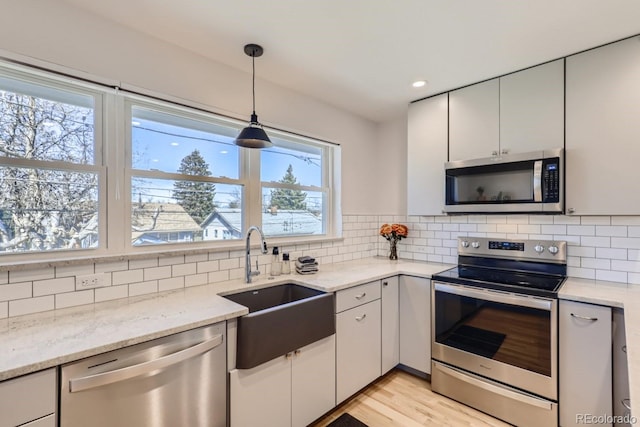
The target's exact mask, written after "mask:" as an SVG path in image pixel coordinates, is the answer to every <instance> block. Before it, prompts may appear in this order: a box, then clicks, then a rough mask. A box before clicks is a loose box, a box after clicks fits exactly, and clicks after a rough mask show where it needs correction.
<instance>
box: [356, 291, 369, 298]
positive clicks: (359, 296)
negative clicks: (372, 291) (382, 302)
mask: <svg viewBox="0 0 640 427" xmlns="http://www.w3.org/2000/svg"><path fill="white" fill-rule="evenodd" d="M366 296H367V293H366V292H363V293H361V294H360V295H356V299H362V298H364V297H366Z"/></svg>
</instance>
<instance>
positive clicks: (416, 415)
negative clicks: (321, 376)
mask: <svg viewBox="0 0 640 427" xmlns="http://www.w3.org/2000/svg"><path fill="white" fill-rule="evenodd" d="M344 412H348V413H349V414H351V415H353V416H354V417H356V418H358V419H359V420H360V421H362V422H363V423H365V424H367V425H368V426H369V427H424V426H434V427H435V426H452V427H453V426H473V427H487V426H492V427H506V426H509V424H506V423H504V422H502V421H499V420H497V419H495V418H492V417H490V416H489V415H486V414H484V413H482V412H479V411H476V410H475V409H472V408H469V407H467V406H464V405H462V404H460V403H458V402H455V401H453V400H450V399H447V398H446V397H443V396H441V395H439V394H436V393H434V392H432V391H431V384H430V383H429V382H427V381H425V380H423V379H422V378H418V377H415V376H413V375H410V374H408V373H406V372H404V371H401V370H399V369H394V370H392V371H391V372H389V373H388V374H387V375H385V376H384V377H382V378H380V379H379V380H377V381H376V382H374V383H373V384H371V385H370V386H368V387H367V388H365V389H364V390H362V391H361V392H360V393H358V394H357V395H355V396H354V397H352V398H351V399H349V400H347V401H346V402H344V403H343V404H341V405H340V406H338V407H337V408H336V409H334V410H333V411H332V412H330V413H329V414H327V415H325V416H324V417H322V418H321V419H319V420H318V421H316V422H315V423H313V424H311V427H325V426H327V425H328V424H329V423H331V422H332V421H333V420H335V419H336V418H338V417H339V416H340V415H342V413H344Z"/></svg>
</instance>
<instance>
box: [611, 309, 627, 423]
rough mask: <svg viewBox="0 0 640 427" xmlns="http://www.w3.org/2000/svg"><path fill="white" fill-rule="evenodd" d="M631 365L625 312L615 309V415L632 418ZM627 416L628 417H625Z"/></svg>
mask: <svg viewBox="0 0 640 427" xmlns="http://www.w3.org/2000/svg"><path fill="white" fill-rule="evenodd" d="M629 396H630V393H629V367H628V363H627V340H626V334H625V330H624V312H623V311H622V309H620V308H614V309H613V415H616V416H619V417H621V419H622V420H630V418H629V417H630V415H631V410H630V409H629V408H628V407H629V405H630V404H631V400H630V398H629ZM625 417H626V418H625ZM615 425H616V427H631V423H628V422H620V423H616V424H615Z"/></svg>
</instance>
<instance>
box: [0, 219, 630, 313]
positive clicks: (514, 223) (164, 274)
mask: <svg viewBox="0 0 640 427" xmlns="http://www.w3.org/2000/svg"><path fill="white" fill-rule="evenodd" d="M383 222H388V223H394V222H397V223H403V224H407V226H408V227H409V238H408V239H406V240H403V241H402V242H401V243H400V245H399V255H400V257H401V258H404V259H413V260H417V261H429V262H438V263H449V264H455V263H457V238H458V236H469V237H474V236H479V237H493V238H496V239H503V238H510V239H544V240H564V241H567V243H568V244H569V248H568V255H569V258H568V274H569V276H573V277H581V278H587V279H596V278H597V279H599V280H607V281H613V282H619V283H621V284H623V285H626V283H637V284H640V216H624V217H616V216H614V217H610V216H597V217H580V216H564V215H521V214H516V215H452V216H409V217H406V216H397V215H384V216H375V215H345V216H344V217H343V232H344V234H343V239H342V240H341V241H331V242H317V243H310V244H300V245H290V246H287V247H283V248H282V252H283V251H288V252H289V253H290V254H291V257H292V259H295V258H297V257H298V256H302V255H311V256H314V257H315V258H316V259H318V260H319V262H320V264H321V268H322V265H324V264H327V263H332V262H339V261H342V260H354V259H361V258H365V257H369V256H375V255H378V256H387V255H388V246H389V245H388V242H387V241H385V240H384V239H382V238H381V237H380V236H379V234H378V232H379V227H380V225H381V224H382V223H383ZM253 243H254V245H253V246H254V248H253V252H254V254H252V257H251V260H252V267H253V264H255V261H256V260H257V261H258V263H259V269H260V271H261V272H262V275H261V276H260V277H263V278H264V277H265V276H267V274H268V272H269V266H270V262H271V255H270V254H269V255H261V254H260V253H259V250H258V248H257V240H256V241H255V242H253ZM443 269H444V266H443ZM94 272H96V273H100V272H105V279H106V280H105V283H106V285H107V286H105V287H101V288H96V289H89V290H83V291H81V292H77V291H75V286H70V284H74V283H75V276H81V275H86V274H93V273H94ZM243 278H244V251H243V250H241V249H238V250H233V251H216V252H209V253H197V254H192V255H178V256H164V257H163V256H161V257H158V256H157V255H155V256H153V255H152V256H149V257H148V258H141V257H140V256H136V257H135V259H132V260H128V261H127V260H121V261H115V262H107V263H92V262H87V263H82V262H79V261H78V262H73V263H70V264H69V265H63V266H60V267H56V268H48V267H47V268H41V269H28V268H24V267H22V268H21V269H20V270H18V271H11V270H10V269H9V271H8V272H7V271H5V272H0V318H3V317H12V316H16V315H21V314H27V313H34V312H39V311H45V310H52V309H57V308H61V307H68V306H73V305H79V304H90V303H93V302H101V301H109V300H113V299H118V298H126V297H128V296H135V295H142V294H148V293H155V292H162V291H165V290H171V289H177V288H182V287H185V286H199V285H204V284H208V283H213V284H215V283H224V282H227V281H229V280H235V279H243ZM34 282H35V283H34Z"/></svg>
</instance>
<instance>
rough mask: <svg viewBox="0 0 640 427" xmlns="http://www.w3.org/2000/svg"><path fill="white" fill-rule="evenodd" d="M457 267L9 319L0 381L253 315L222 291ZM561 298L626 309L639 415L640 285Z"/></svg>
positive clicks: (338, 285)
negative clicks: (224, 296) (278, 286)
mask: <svg viewBox="0 0 640 427" xmlns="http://www.w3.org/2000/svg"><path fill="white" fill-rule="evenodd" d="M450 267H452V266H451V265H449V264H438V263H425V262H412V261H404V260H398V261H390V260H388V259H386V258H383V257H375V258H365V259H361V260H354V261H347V262H341V263H335V264H327V265H322V266H321V268H320V272H318V273H317V274H313V275H299V274H291V275H286V276H280V277H278V278H275V279H274V278H269V277H266V276H258V277H257V278H254V281H253V283H251V284H246V283H244V282H243V281H242V280H232V281H228V282H222V283H214V284H210V285H203V286H195V287H191V288H185V289H179V290H176V291H171V292H164V293H158V294H150V295H145V296H140V297H134V298H125V299H120V300H114V301H108V302H103V303H97V304H93V305H86V306H80V307H73V308H68V309H63V310H57V311H50V312H45V313H38V314H33V315H27V316H20V317H16V318H9V319H3V320H1V321H0V343H2V351H1V352H0V381H2V380H6V379H9V378H13V377H17V376H20V375H24V374H28V373H31V372H36V371H39V370H41V369H45V368H49V367H53V366H56V365H60V364H63V363H67V362H71V361H74V360H79V359H81V358H84V357H89V356H93V355H96V354H100V353H103V352H106V351H111V350H115V349H118V348H122V347H126V346H129V345H134V344H137V343H140V342H144V341H148V340H151V339H155V338H160V337H163V336H167V335H171V334H175V333H178V332H182V331H186V330H189V329H193V328H197V327H200V326H205V325H209V324H212V323H216V322H220V321H224V320H229V319H233V318H236V317H239V316H242V315H244V314H247V313H248V310H247V308H246V307H244V306H241V305H238V304H236V303H234V302H232V301H230V300H227V299H226V298H223V297H221V296H220V295H225V294H229V293H233V292H238V291H243V290H250V289H259V288H263V287H268V286H273V285H277V284H281V283H286V282H291V283H298V284H301V285H305V286H308V287H311V288H314V289H319V290H323V291H327V292H336V291H339V290H341V289H346V288H349V287H352V286H357V285H359V284H362V283H366V282H370V281H372V280H378V279H382V278H385V277H389V276H394V275H397V274H408V275H415V276H421V277H431V275H433V274H435V273H437V272H439V271H442V270H446V269H448V268H450ZM559 298H561V299H567V300H573V301H580V302H586V303H591V304H601V305H607V306H612V307H620V308H624V309H625V310H624V313H625V325H626V328H625V332H626V338H627V359H628V362H629V384H630V398H631V402H632V413H634V414H637V413H639V412H638V411H640V404H638V403H637V402H638V399H640V330H635V329H634V328H632V325H638V324H640V286H634V285H629V286H626V285H621V284H619V283H607V282H600V281H598V282H596V281H594V280H583V279H574V278H569V279H567V281H566V282H565V284H564V285H563V286H562V288H561V290H560V293H559ZM636 396H638V399H636V398H635V397H636ZM634 403H635V404H634ZM635 408H638V411H636V410H635Z"/></svg>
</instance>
